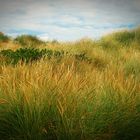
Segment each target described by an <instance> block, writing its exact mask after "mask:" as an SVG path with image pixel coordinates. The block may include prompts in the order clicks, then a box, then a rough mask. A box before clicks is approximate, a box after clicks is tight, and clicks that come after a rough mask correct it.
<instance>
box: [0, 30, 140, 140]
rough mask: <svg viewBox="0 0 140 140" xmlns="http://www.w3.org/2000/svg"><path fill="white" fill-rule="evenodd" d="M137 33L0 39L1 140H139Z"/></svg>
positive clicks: (139, 54) (139, 56)
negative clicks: (60, 38) (69, 39)
mask: <svg viewBox="0 0 140 140" xmlns="http://www.w3.org/2000/svg"><path fill="white" fill-rule="evenodd" d="M139 139H140V28H137V29H133V30H125V31H119V32H114V33H111V34H108V35H106V36H103V37H102V38H100V39H98V40H92V39H89V38H84V39H81V40H78V41H74V42H59V41H57V40H54V41H48V42H43V41H41V40H39V39H38V38H37V37H34V36H30V35H21V36H18V37H17V38H15V39H13V38H10V37H8V36H6V35H4V34H3V33H0V140H139Z"/></svg>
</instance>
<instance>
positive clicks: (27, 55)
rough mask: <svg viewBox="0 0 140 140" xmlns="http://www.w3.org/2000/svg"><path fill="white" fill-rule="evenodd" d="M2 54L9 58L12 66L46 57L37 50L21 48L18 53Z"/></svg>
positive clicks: (9, 51) (5, 52)
mask: <svg viewBox="0 0 140 140" xmlns="http://www.w3.org/2000/svg"><path fill="white" fill-rule="evenodd" d="M0 54H1V55H3V56H5V57H7V60H8V62H9V61H10V62H9V63H12V64H17V63H18V62H19V61H22V62H25V63H28V62H32V61H35V60H39V59H41V58H42V57H44V56H45V53H44V51H40V50H39V49H35V48H20V49H18V50H16V51H12V50H3V51H1V52H0Z"/></svg>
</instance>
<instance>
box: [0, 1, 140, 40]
mask: <svg viewBox="0 0 140 140" xmlns="http://www.w3.org/2000/svg"><path fill="white" fill-rule="evenodd" d="M139 25H140V0H0V31H2V32H4V33H6V34H8V35H10V36H13V37H16V36H17V35H21V34H31V35H35V36H37V37H39V38H41V39H43V40H53V39H56V40H60V41H71V40H78V39H80V38H83V37H88V38H92V39H94V38H99V37H101V36H103V35H105V34H107V33H110V32H113V31H118V30H124V29H132V28H135V27H138V26H139Z"/></svg>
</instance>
